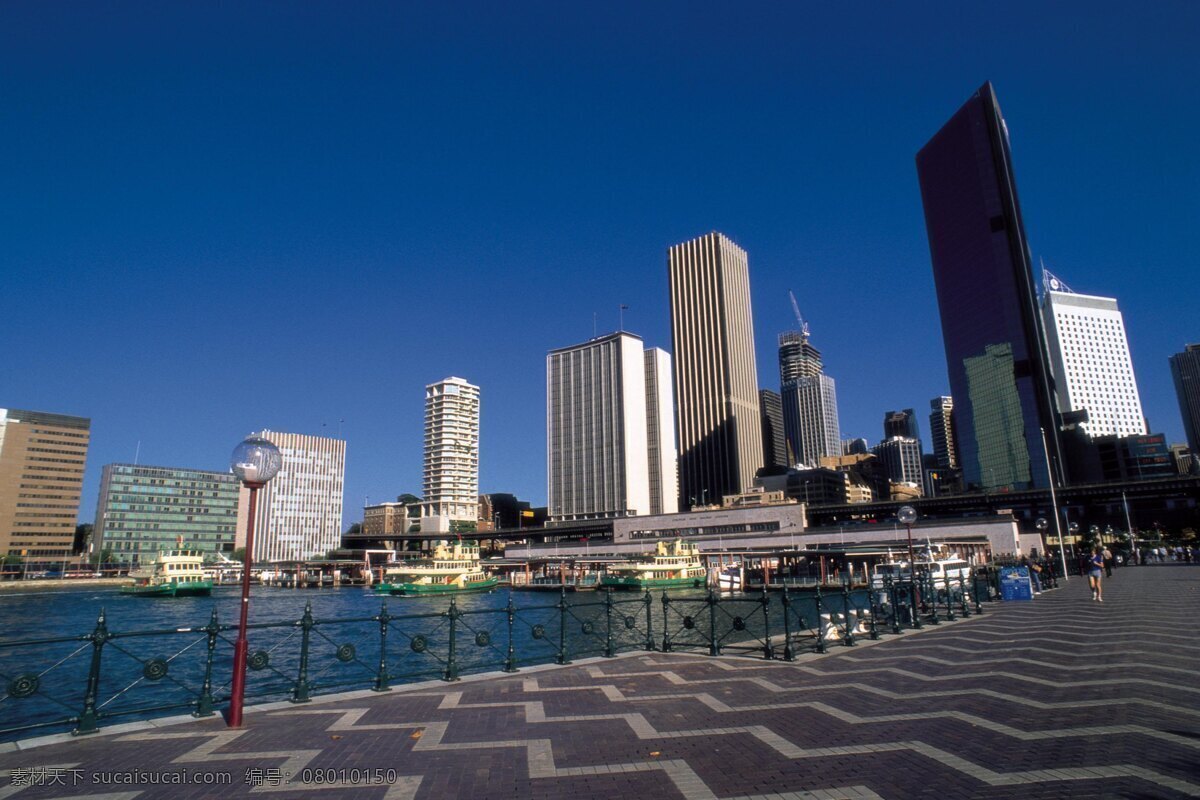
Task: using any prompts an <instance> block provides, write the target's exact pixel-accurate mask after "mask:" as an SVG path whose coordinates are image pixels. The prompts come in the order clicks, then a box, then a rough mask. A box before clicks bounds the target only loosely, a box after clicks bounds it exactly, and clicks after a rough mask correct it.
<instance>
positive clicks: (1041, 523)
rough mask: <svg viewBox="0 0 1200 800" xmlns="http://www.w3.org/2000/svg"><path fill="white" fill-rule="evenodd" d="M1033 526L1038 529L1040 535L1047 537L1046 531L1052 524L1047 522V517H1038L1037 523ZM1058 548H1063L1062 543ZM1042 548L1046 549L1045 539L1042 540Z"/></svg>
mask: <svg viewBox="0 0 1200 800" xmlns="http://www.w3.org/2000/svg"><path fill="white" fill-rule="evenodd" d="M1033 524H1034V526H1035V527H1036V528H1037V529H1038V533H1040V534H1041V535H1042V536H1045V535H1046V529H1047V528H1049V527H1050V523H1049V522H1047V521H1046V518H1045V517H1038V518H1037V522H1035V523H1033ZM1058 546H1059V547H1062V542H1059V543H1058ZM1042 547H1043V548H1045V547H1046V541H1045V539H1043V540H1042Z"/></svg>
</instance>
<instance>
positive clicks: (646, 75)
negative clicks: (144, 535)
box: [0, 2, 1200, 523]
mask: <svg viewBox="0 0 1200 800" xmlns="http://www.w3.org/2000/svg"><path fill="white" fill-rule="evenodd" d="M1197 31H1200V5H1198V4H1196V3H1192V2H1158V3H1154V4H1151V5H1150V7H1149V8H1142V9H1139V10H1137V11H1136V12H1135V11H1133V10H1131V7H1130V6H1128V5H1126V4H1115V3H1099V4H1097V3H1094V2H1089V3H1053V4H1047V3H1035V2H1017V3H1006V4H1002V5H1000V6H997V5H995V4H991V5H986V4H969V3H966V4H964V3H958V2H929V3H919V4H913V3H883V2H879V3H861V4H852V7H847V4H829V3H759V4H738V5H734V4H729V5H724V6H722V5H715V4H704V3H692V2H687V3H684V2H679V3H660V4H642V3H629V4H622V3H608V4H599V3H597V4H576V3H551V2H543V3H523V2H517V3H511V4H483V3H478V4H476V3H437V4H433V3H430V4H426V5H416V4H412V5H409V4H398V3H354V4H341V3H338V4H335V3H318V2H311V3H303V4H291V3H281V2H280V3H254V2H247V3H238V4H222V5H217V4H201V3H192V4H185V3H173V4H163V3H156V2H155V3H134V2H127V3H112V4H97V3H54V4H46V3H24V4H17V3H8V4H4V5H3V6H0V101H2V102H0V115H3V116H2V118H0V235H2V240H0V241H2V246H0V265H2V267H3V270H2V271H3V288H2V289H0V341H3V343H4V345H5V348H4V350H5V354H4V357H3V372H2V373H0V376H2V377H0V406H6V407H14V408H32V409H38V410H45V411H54V412H61V413H69V414H79V415H83V416H88V417H91V418H92V420H93V428H92V430H93V438H92V448H91V452H90V455H89V459H88V474H87V479H86V483H85V487H84V498H83V507H82V509H81V516H82V517H83V518H84V519H85V520H89V519H90V517H91V515H92V514H93V512H94V508H95V503H96V493H97V491H98V483H99V473H100V468H101V467H102V466H103V465H104V464H106V463H111V462H115V461H130V460H132V459H133V457H134V452H135V449H137V447H138V443H139V442H140V458H141V461H142V463H149V464H157V465H169V466H190V467H197V468H209V469H224V468H225V466H226V465H227V460H228V455H229V453H230V451H231V450H232V448H233V447H234V445H235V444H237V442H238V441H239V440H240V439H241V438H242V436H244V435H245V434H246V433H247V432H249V431H251V430H254V429H258V428H262V427H270V428H273V429H276V430H289V431H296V432H301V433H317V434H320V433H323V432H324V433H331V434H335V433H336V432H337V430H338V427H339V424H340V428H341V431H342V433H343V434H344V436H345V438H346V439H347V442H348V445H347V448H348V454H347V467H346V506H347V513H346V517H345V518H346V522H347V523H349V522H350V521H352V520H354V519H356V518H358V516H359V509H360V507H361V505H362V503H363V501H364V499H365V498H367V497H369V498H370V499H371V501H372V502H378V501H381V500H384V499H392V498H394V496H395V495H397V494H399V493H401V492H406V491H411V492H413V493H415V494H420V480H421V457H422V453H421V446H422V445H421V435H422V432H421V426H422V407H423V397H424V386H425V384H427V383H430V382H432V381H435V380H438V379H441V378H443V377H446V376H449V375H458V376H462V377H465V378H467V379H468V380H471V381H472V382H474V383H476V384H479V385H480V386H481V387H482V409H483V412H482V413H483V419H482V426H483V432H482V438H483V443H482V459H481V461H482V464H481V489H482V490H483V491H489V492H494V491H509V492H515V493H516V494H518V495H519V496H520V497H522V498H524V499H529V500H532V501H533V502H534V503H536V504H541V503H544V502H545V494H546V489H545V388H544V387H545V377H544V376H545V355H546V352H547V351H548V350H550V349H552V348H556V347H562V346H565V345H570V344H574V343H577V342H580V341H583V340H585V339H586V338H588V337H589V336H590V335H591V334H592V320H593V313H594V314H596V318H597V320H598V326H599V331H600V332H601V333H603V332H605V331H608V330H612V329H614V328H615V327H616V324H617V308H618V306H619V305H620V304H626V305H628V306H629V307H630V308H629V311H627V312H626V316H625V326H626V328H627V329H628V330H631V331H633V332H635V333H638V334H640V335H642V336H643V337H644V338H645V340H646V342H647V344H648V345H655V346H661V347H664V348H666V349H668V350H669V349H670V329H669V324H668V322H669V321H668V307H667V287H666V249H667V247H668V246H669V245H671V244H674V243H676V242H680V241H683V240H686V239H689V238H692V237H694V236H697V235H699V234H702V233H706V232H708V231H710V230H720V231H722V232H724V233H726V234H728V235H729V236H730V237H732V238H733V239H734V240H735V241H737V242H738V243H739V244H740V245H741V246H742V247H744V248H745V249H746V250H747V251H748V252H749V256H750V278H751V287H752V292H753V307H754V320H755V329H756V337H757V349H758V363H759V375H760V382H761V385H763V386H767V387H774V388H777V387H778V377H777V371H776V366H775V338H776V336H777V334H778V333H779V332H780V331H783V330H786V329H789V328H791V327H793V326H794V321H793V319H792V316H791V308H790V305H789V302H788V298H787V290H788V289H789V288H790V289H793V290H795V291H796V294H797V296H798V298H799V300H800V304H801V307H802V309H803V311H804V314H805V316H806V317H807V318H808V320H809V321H810V324H811V326H812V330H813V341H814V344H816V345H817V346H818V347H819V348H820V349H821V350H822V352H823V354H824V357H825V363H826V368H827V371H828V372H829V374H831V375H833V376H834V377H835V378H836V379H837V381H838V395H839V405H840V413H841V425H842V430H843V432H844V434H845V435H847V436H865V437H867V438H869V439H871V440H876V439H878V438H879V436H880V433H881V426H882V415H883V413H884V412H885V411H886V410H888V409H891V408H904V407H910V406H911V407H915V408H917V409H918V410H919V411H920V412H921V414H922V423H924V422H925V419H924V416H925V413H926V409H927V408H928V401H929V399H930V398H931V397H934V396H936V395H938V394H942V393H945V392H946V391H948V384H947V379H946V369H945V361H944V354H943V350H942V343H941V331H940V325H939V323H938V317H937V301H936V297H935V295H934V289H933V281H932V276H931V272H930V266H929V252H928V247H927V244H926V239H925V229H924V222H923V217H922V212H921V202H920V193H919V191H918V187H917V180H916V170H915V167H914V162H913V159H914V156H915V154H916V152H917V150H918V149H919V148H920V147H921V146H922V145H923V144H924V143H925V141H926V140H927V139H928V138H929V137H930V136H931V135H932V134H933V133H934V132H935V131H936V130H937V129H938V128H939V127H940V126H941V124H942V123H943V122H944V121H945V119H946V118H948V117H949V116H950V114H952V113H953V112H954V111H955V110H956V109H957V108H958V107H959V106H960V105H961V104H962V102H964V101H965V100H966V98H967V97H968V96H969V95H970V94H971V93H972V92H973V91H974V90H975V89H976V88H977V87H978V86H979V85H980V84H982V83H983V82H984V80H991V81H993V83H994V84H995V86H996V89H997V93H998V95H999V98H1000V103H1001V107H1002V108H1003V111H1004V114H1005V117H1006V119H1007V122H1008V126H1009V131H1010V135H1011V141H1012V148H1013V156H1014V162H1015V167H1016V171H1017V179H1018V186H1019V192H1020V197H1021V201H1022V205H1023V211H1024V216H1025V221H1026V226H1027V233H1028V235H1029V239H1030V242H1031V246H1032V249H1033V253H1034V256H1035V258H1037V257H1044V258H1045V259H1046V262H1047V264H1048V265H1049V266H1050V267H1051V268H1052V269H1053V270H1054V271H1055V272H1056V273H1058V274H1059V275H1060V277H1062V278H1063V279H1064V280H1066V281H1067V282H1068V283H1069V284H1070V285H1071V286H1072V287H1073V288H1074V289H1075V290H1076V291H1080V292H1086V293H1095V294H1107V295H1112V296H1116V297H1117V298H1119V300H1120V303H1121V307H1122V310H1123V311H1124V314H1125V321H1126V325H1127V328H1128V329H1129V335H1130V346H1131V348H1132V352H1133V357H1134V366H1135V369H1136V371H1137V376H1138V382H1139V386H1140V389H1141V393H1142V399H1143V404H1144V408H1145V412H1146V414H1147V416H1148V417H1149V419H1150V422H1151V426H1152V428H1153V429H1154V430H1155V431H1162V432H1165V433H1166V434H1167V436H1168V439H1170V440H1172V441H1180V440H1182V438H1183V435H1182V424H1181V422H1180V418H1179V411H1178V406H1177V404H1176V401H1175V397H1174V391H1173V388H1172V386H1171V381H1170V373H1169V371H1168V368H1167V357H1168V355H1170V354H1171V353H1174V352H1177V351H1178V350H1180V349H1182V346H1183V345H1184V343H1185V342H1189V341H1191V342H1194V341H1198V340H1200V323H1198V322H1197V315H1196V307H1197V299H1198V298H1200V281H1198V280H1197V277H1196V275H1197V271H1196V266H1197V246H1196V241H1197V240H1196V236H1195V224H1196V220H1197V219H1200V156H1198V154H1197V148H1196V147H1195V136H1196V130H1197V116H1198V115H1200V112H1198V110H1197V104H1196V102H1195V100H1196V97H1197V92H1196V87H1197V85H1200V59H1198V58H1197V57H1196V54H1195V46H1194V45H1195V36H1196V32H1197ZM339 420H345V421H344V423H339ZM922 427H923V428H924V427H927V426H926V425H924V424H923V426H922Z"/></svg>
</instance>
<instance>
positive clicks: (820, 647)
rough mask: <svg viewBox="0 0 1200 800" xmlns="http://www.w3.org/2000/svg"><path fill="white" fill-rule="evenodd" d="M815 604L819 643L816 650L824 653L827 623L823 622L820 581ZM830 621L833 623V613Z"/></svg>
mask: <svg viewBox="0 0 1200 800" xmlns="http://www.w3.org/2000/svg"><path fill="white" fill-rule="evenodd" d="M814 604H815V605H816V607H817V644H816V651H817V652H818V653H824V652H825V651H826V648H825V625H824V624H823V623H822V622H821V584H819V583H818V584H817V594H816V596H815V598H814ZM829 622H830V623H831V624H832V623H833V616H832V614H831V615H830V617H829Z"/></svg>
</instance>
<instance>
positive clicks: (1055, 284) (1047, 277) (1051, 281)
mask: <svg viewBox="0 0 1200 800" xmlns="http://www.w3.org/2000/svg"><path fill="white" fill-rule="evenodd" d="M1038 261H1039V262H1040V263H1041V265H1042V291H1044V292H1066V293H1067V294H1075V291H1074V290H1073V289H1072V288H1071V287H1070V286H1067V285H1066V284H1065V283H1063V282H1062V281H1061V280H1059V278H1058V276H1057V275H1055V274H1054V273H1053V272H1051V271H1050V270H1048V269H1046V259H1044V258H1042V257H1040V256H1039V257H1038Z"/></svg>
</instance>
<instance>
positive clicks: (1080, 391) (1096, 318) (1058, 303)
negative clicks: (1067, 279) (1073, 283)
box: [1042, 272, 1146, 436]
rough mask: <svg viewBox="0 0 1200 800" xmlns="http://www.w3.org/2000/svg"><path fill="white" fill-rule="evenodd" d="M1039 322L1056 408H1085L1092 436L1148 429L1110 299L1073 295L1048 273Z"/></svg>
mask: <svg viewBox="0 0 1200 800" xmlns="http://www.w3.org/2000/svg"><path fill="white" fill-rule="evenodd" d="M1044 288H1045V291H1044V293H1043V295H1042V321H1043V324H1044V325H1045V327H1046V343H1047V346H1048V347H1049V348H1050V361H1051V364H1052V366H1053V369H1054V378H1055V385H1056V390H1057V392H1058V407H1059V410H1060V411H1063V412H1067V411H1079V410H1082V409H1087V412H1088V421H1087V422H1086V423H1084V424H1083V428H1084V429H1085V430H1086V431H1087V432H1088V433H1089V434H1090V435H1091V436H1109V435H1116V436H1135V435H1141V434H1144V433H1146V420H1145V417H1143V416H1142V401H1141V398H1140V396H1139V395H1138V388H1137V380H1136V379H1135V378H1134V375H1133V360H1132V359H1131V358H1130V356H1129V340H1128V339H1127V338H1126V335H1125V320H1124V318H1123V317H1122V316H1121V312H1120V310H1118V308H1117V301H1116V299H1115V298H1112V297H1095V296H1092V295H1086V294H1075V293H1074V292H1072V291H1071V289H1070V288H1069V287H1067V286H1066V285H1065V284H1063V283H1062V282H1061V281H1059V280H1058V278H1055V277H1054V276H1053V275H1051V274H1050V273H1049V272H1046V273H1045V277H1044Z"/></svg>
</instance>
